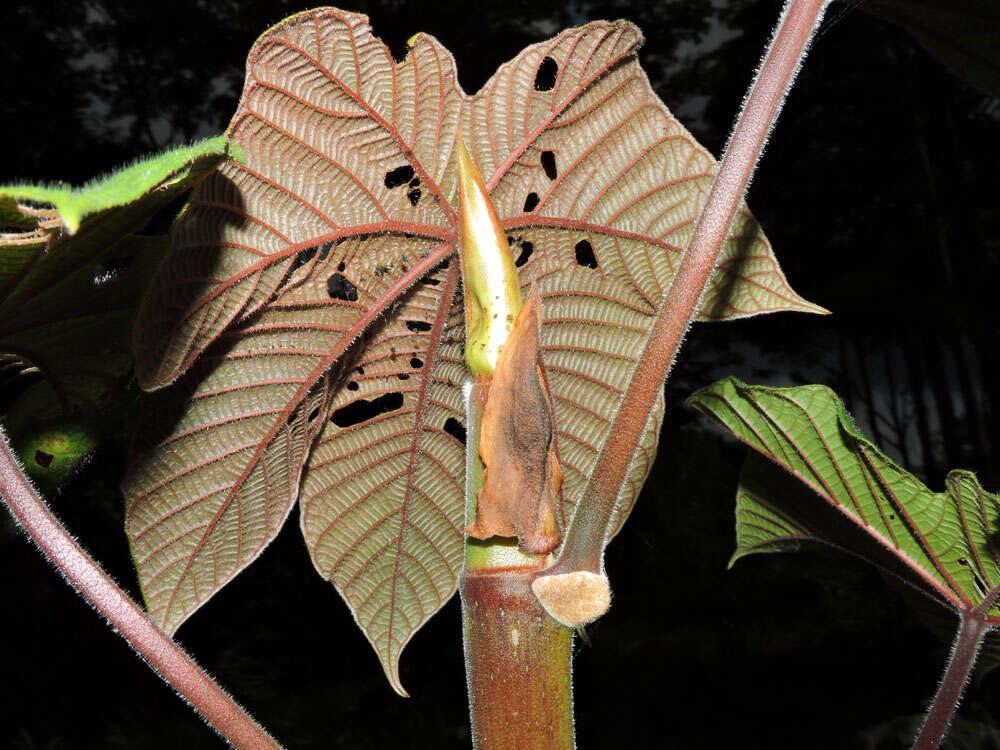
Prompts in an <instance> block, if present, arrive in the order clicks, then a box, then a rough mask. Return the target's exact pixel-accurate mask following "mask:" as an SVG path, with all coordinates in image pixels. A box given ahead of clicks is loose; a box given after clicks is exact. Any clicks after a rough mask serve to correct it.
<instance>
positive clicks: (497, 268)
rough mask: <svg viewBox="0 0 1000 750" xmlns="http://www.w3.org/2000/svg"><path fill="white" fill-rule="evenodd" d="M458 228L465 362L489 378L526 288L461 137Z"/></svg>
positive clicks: (476, 371) (491, 203)
mask: <svg viewBox="0 0 1000 750" xmlns="http://www.w3.org/2000/svg"><path fill="white" fill-rule="evenodd" d="M458 222H459V227H458V228H459V245H458V252H459V255H460V256H461V259H462V283H463V284H464V288H465V329H466V340H465V360H466V363H467V364H468V365H469V370H471V371H472V374H473V375H489V374H491V373H492V372H493V370H494V368H495V367H496V365H497V357H498V356H499V354H500V349H501V348H502V347H503V345H504V342H505V341H506V340H507V336H508V335H509V334H510V332H511V329H512V328H513V325H514V318H515V317H516V316H517V314H518V312H519V311H520V309H521V285H520V282H519V281H518V278H517V268H516V267H515V266H514V259H513V258H512V257H511V254H510V249H509V247H508V245H507V237H506V235H505V234H504V232H503V229H501V227H500V220H499V219H498V218H497V212H496V209H495V208H494V207H493V201H492V200H490V196H489V194H488V193H487V191H486V185H485V183H484V182H483V178H482V175H480V174H479V169H478V168H477V167H476V164H475V162H474V161H473V160H472V157H471V156H470V155H469V152H468V150H467V149H466V148H465V144H464V143H462V139H461V137H459V139H458Z"/></svg>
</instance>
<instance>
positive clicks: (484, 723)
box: [459, 378, 574, 750]
mask: <svg viewBox="0 0 1000 750" xmlns="http://www.w3.org/2000/svg"><path fill="white" fill-rule="evenodd" d="M488 392H489V379H487V378H477V379H475V380H470V381H469V382H468V383H467V385H466V414H467V420H466V424H467V430H468V434H467V436H466V520H467V522H470V521H471V519H473V518H474V517H475V503H476V494H477V493H478V491H479V488H480V487H481V486H482V477H483V466H482V462H481V459H480V458H479V433H480V423H481V421H482V414H483V406H484V405H485V403H486V396H487V394H488ZM511 491H513V492H516V491H517V488H516V487H512V488H511ZM547 562H548V560H547V559H546V558H545V557H542V556H535V555H525V554H524V553H522V552H521V551H520V550H519V549H518V547H517V543H516V540H507V539H504V540H500V541H497V540H496V538H494V539H493V540H490V541H486V542H483V541H479V540H476V539H471V538H469V537H466V543H465V570H464V571H463V572H462V577H461V582H460V586H459V591H460V593H461V597H462V634H463V642H464V648H465V676H466V684H467V687H468V693H469V713H470V720H471V724H472V742H473V747H475V748H477V750H500V749H501V748H514V747H516V748H519V750H570V749H571V748H573V747H574V740H573V696H572V678H571V669H570V664H571V655H572V645H573V631H572V630H571V629H570V628H566V627H563V626H562V625H560V624H559V623H557V622H556V621H555V620H553V619H552V618H551V617H549V616H548V615H547V614H546V613H545V611H544V610H543V609H542V607H541V605H540V604H539V603H538V600H537V599H535V596H534V594H533V593H532V591H531V582H532V580H533V579H534V577H535V575H536V574H537V573H538V571H539V570H541V569H542V568H543V567H544V566H545V565H546V563H547Z"/></svg>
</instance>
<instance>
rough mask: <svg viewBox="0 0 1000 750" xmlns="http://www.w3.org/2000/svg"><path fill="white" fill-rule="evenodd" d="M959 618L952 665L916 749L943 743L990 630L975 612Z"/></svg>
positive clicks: (946, 671)
mask: <svg viewBox="0 0 1000 750" xmlns="http://www.w3.org/2000/svg"><path fill="white" fill-rule="evenodd" d="M959 618H960V619H959V625H958V635H956V636H955V645H954V646H953V647H952V650H951V657H950V658H949V659H948V666H947V667H945V670H944V677H943V678H941V685H940V686H939V687H938V691H937V694H936V695H935V696H934V702H933V703H932V704H931V709H930V711H929V712H928V713H927V718H926V719H924V725H923V726H922V727H921V728H920V734H919V735H918V736H917V739H916V741H915V742H914V743H913V750H934V749H935V748H937V747H938V746H939V745H940V744H941V740H942V739H944V735H945V732H947V731H948V725H949V724H950V723H951V717H952V716H953V715H954V714H955V709H957V708H958V702H959V701H960V700H961V699H962V693H963V692H964V691H965V686H966V685H967V684H968V682H969V675H970V674H972V667H973V665H974V664H975V663H976V657H977V656H978V655H979V649H980V647H981V646H982V644H983V639H984V638H985V637H986V634H987V633H988V632H989V630H990V625H989V623H987V622H986V619H985V618H984V617H982V616H981V615H977V613H975V612H961V613H959Z"/></svg>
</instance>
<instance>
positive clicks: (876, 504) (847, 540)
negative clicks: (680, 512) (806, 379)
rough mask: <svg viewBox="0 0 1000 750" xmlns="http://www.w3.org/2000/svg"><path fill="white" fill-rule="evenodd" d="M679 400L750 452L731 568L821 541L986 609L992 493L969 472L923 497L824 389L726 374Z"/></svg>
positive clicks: (995, 577)
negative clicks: (748, 381) (752, 557)
mask: <svg viewBox="0 0 1000 750" xmlns="http://www.w3.org/2000/svg"><path fill="white" fill-rule="evenodd" d="M689 403H690V404H691V405H692V406H694V407H695V408H696V409H698V410H699V411H701V412H703V413H705V414H706V415H708V416H709V417H710V418H711V419H712V420H713V421H715V422H716V423H718V424H719V425H721V426H722V427H723V428H724V429H726V430H728V431H730V432H732V433H733V434H734V435H735V436H736V437H738V438H739V439H740V440H742V441H743V442H745V443H746V444H747V445H749V446H750V447H751V448H753V449H754V450H755V451H757V453H754V454H751V456H750V457H749V459H748V460H747V463H746V465H745V466H744V469H743V472H742V475H741V477H740V484H739V489H738V491H737V499H736V529H737V549H736V552H735V553H734V554H733V559H732V561H733V562H735V561H736V560H738V559H739V558H741V557H743V556H745V555H749V554H753V553H757V552H778V551H783V550H788V549H796V548H798V547H799V546H800V545H801V544H802V543H809V542H823V543H827V544H833V545H835V546H837V547H840V548H842V549H845V550H847V551H849V552H853V553H855V554H857V555H859V556H861V557H864V558H866V559H868V560H869V561H871V562H873V563H875V564H876V565H879V566H880V567H882V568H883V569H885V570H887V571H888V572H890V573H893V574H895V575H897V576H899V577H900V578H902V579H903V580H904V581H906V582H907V583H910V584H912V585H913V586H914V587H916V588H917V589H919V590H921V591H923V592H924V593H926V594H929V595H930V596H932V597H933V598H935V599H936V600H938V601H939V602H941V603H942V604H945V605H946V606H948V607H950V608H951V609H953V610H955V611H970V610H972V609H974V608H976V607H978V606H979V605H981V604H983V602H984V601H985V600H987V599H990V600H991V601H992V597H993V595H994V594H995V590H996V587H997V586H998V585H1000V557H998V553H1000V550H998V548H997V538H998V537H997V533H998V531H1000V519H998V516H1000V496H997V495H994V494H991V493H989V492H986V491H985V490H983V489H982V488H981V487H980V486H979V482H978V481H977V480H976V477H975V475H974V474H973V473H972V472H968V471H960V470H956V471H952V472H951V473H949V474H948V477H947V479H946V480H945V491H944V492H931V491H930V490H929V489H928V488H927V487H926V486H925V485H924V484H923V483H921V482H920V481H919V480H918V479H917V478H916V477H914V476H913V475H912V474H910V473H909V472H907V471H905V470H903V469H901V468H900V467H899V466H897V465H896V464H895V463H893V462H892V461H891V460H890V459H889V458H887V457H886V456H885V455H884V454H882V453H881V452H880V451H879V450H878V448H877V447H875V446H874V445H873V444H872V443H870V442H869V441H868V440H867V439H865V437H864V436H863V435H861V434H860V433H859V432H858V431H857V429H856V428H855V427H854V424H853V422H852V421H851V419H850V417H849V416H848V415H847V413H846V412H845V411H844V407H843V405H842V404H841V402H840V400H839V399H838V398H837V396H836V394H834V393H833V391H831V390H830V389H829V388H826V387H825V386H818V385H807V386H799V387H797V388H766V387H762V386H748V385H745V384H743V383H741V382H739V381H738V380H736V379H734V378H728V379H725V380H721V381H719V382H717V383H715V384H713V385H711V386H709V387H708V388H704V389H702V390H700V391H698V392H696V393H695V394H694V395H693V396H692V397H691V400H690V402H689ZM817 495H818V496H819V498H822V500H819V499H818V498H817V497H816V496H817ZM823 501H825V502H823ZM988 619H989V620H990V621H991V622H1000V608H998V607H997V606H995V605H994V606H992V607H991V608H990V610H989V612H988Z"/></svg>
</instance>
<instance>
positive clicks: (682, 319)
mask: <svg viewBox="0 0 1000 750" xmlns="http://www.w3.org/2000/svg"><path fill="white" fill-rule="evenodd" d="M827 2H828V0H789V1H788V2H786V4H785V8H784V10H783V11H782V15H781V20H780V21H779V24H778V27H777V30H776V31H775V34H774V37H773V39H772V42H771V46H770V49H769V50H768V52H767V54H766V56H765V57H764V61H763V63H762V65H761V67H760V70H759V71H758V74H757V77H756V78H755V80H754V82H753V85H752V86H751V88H750V93H749V95H748V97H747V100H746V102H745V104H744V107H743V111H742V112H741V113H740V117H739V119H738V120H737V122H736V126H735V128H734V130H733V134H732V137H731V138H730V141H729V145H728V146H727V148H726V152H725V154H724V156H723V157H722V162H721V164H720V165H719V172H718V174H717V175H716V177H715V180H714V181H713V182H712V188H711V191H710V192H709V196H708V200H707V202H706V203H705V207H704V208H703V209H702V212H701V214H700V216H699V217H698V223H697V225H696V226H695V229H694V234H693V236H692V238H691V243H690V244H689V245H688V247H687V250H686V251H685V253H684V259H683V261H682V262H681V265H680V268H679V269H678V271H677V275H676V276H675V277H674V280H673V283H672V284H671V285H670V289H669V290H668V292H667V294H666V295H665V296H664V298H663V300H662V302H661V303H660V307H659V309H658V311H657V315H656V319H655V320H654V322H653V327H652V329H651V330H650V335H649V337H648V338H647V340H646V346H645V348H644V350H643V352H642V355H641V357H640V358H639V362H638V365H637V366H636V369H635V374H634V375H633V376H632V380H631V381H630V382H629V385H628V388H627V389H626V391H625V393H624V395H623V396H622V400H621V406H620V408H619V410H618V412H617V413H616V414H615V419H614V422H613V423H612V426H611V431H610V433H609V434H608V438H607V440H606V442H605V444H604V447H603V449H602V450H601V453H600V455H599V456H598V457H597V461H596V463H595V465H594V469H593V471H592V472H591V474H590V478H589V479H588V480H587V485H586V487H585V488H584V491H583V493H582V495H581V498H580V501H579V503H578V504H577V508H576V512H575V513H574V515H573V519H572V521H571V522H570V525H569V529H568V531H567V534H566V540H565V542H564V543H563V546H562V549H561V551H560V553H559V559H558V560H557V561H556V563H555V564H554V565H553V566H552V567H550V568H548V569H547V570H546V571H545V575H557V574H563V573H571V572H573V571H577V570H585V571H590V572H593V573H600V572H602V564H603V553H604V543H605V539H606V538H607V533H608V526H609V523H610V520H611V515H612V512H613V510H614V507H615V503H616V502H617V501H618V494H619V492H620V491H621V488H622V485H623V483H624V481H625V477H626V476H627V475H628V470H629V465H630V464H631V462H632V457H633V455H634V454H635V450H636V448H637V446H638V445H639V441H640V439H641V438H642V434H643V431H644V430H645V427H646V423H647V421H648V420H649V415H650V412H651V411H652V409H653V405H654V403H655V401H656V397H657V395H658V394H659V392H660V389H661V388H663V383H664V381H665V380H666V377H667V374H668V372H669V371H670V368H671V366H672V365H673V362H674V359H675V358H676V356H677V351H678V349H679V348H680V345H681V342H682V340H683V338H684V334H685V332H686V331H687V329H688V327H689V326H690V324H691V321H692V320H693V318H694V316H695V313H696V311H697V308H698V300H699V299H700V298H701V295H702V292H703V291H704V288H705V285H706V283H707V282H708V279H709V277H710V275H711V273H712V270H713V269H714V267H715V264H716V262H717V261H718V257H719V253H720V251H721V250H722V245H723V243H724V242H725V239H726V236H727V233H728V231H729V225H730V224H731V223H732V220H733V216H734V215H735V214H736V211H737V209H738V208H739V204H740V200H741V199H742V198H743V194H744V193H745V192H746V188H747V185H749V183H750V178H751V176H752V175H753V170H754V168H755V166H756V164H757V160H758V159H759V157H760V154H761V152H762V151H763V148H764V144H765V142H766V141H767V137H768V135H769V134H770V131H771V127H772V125H773V124H774V121H775V120H776V119H777V116H778V112H779V111H780V109H781V104H782V102H783V100H784V97H785V95H786V93H787V92H788V89H789V88H790V87H791V85H792V81H793V80H794V78H795V73H796V72H797V70H798V68H799V65H800V64H801V62H802V60H803V58H804V57H805V53H806V48H807V46H808V43H809V39H810V38H811V37H812V34H813V30H814V29H815V27H816V26H817V25H818V24H819V21H820V19H821V17H822V14H823V10H824V8H825V6H826V5H827Z"/></svg>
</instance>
